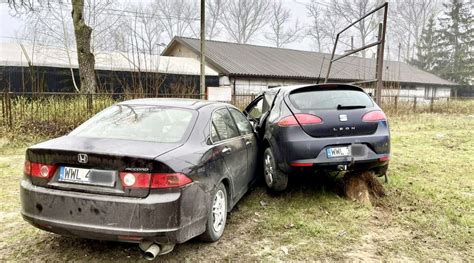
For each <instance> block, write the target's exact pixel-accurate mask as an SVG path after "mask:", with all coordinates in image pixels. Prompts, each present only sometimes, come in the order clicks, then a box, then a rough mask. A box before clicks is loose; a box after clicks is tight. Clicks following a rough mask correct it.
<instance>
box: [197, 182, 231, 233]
mask: <svg viewBox="0 0 474 263" xmlns="http://www.w3.org/2000/svg"><path fill="white" fill-rule="evenodd" d="M211 200H212V203H211V206H210V209H209V215H208V217H207V222H206V231H205V232H204V233H203V234H202V235H201V240H203V241H207V242H215V241H217V240H219V239H220V238H221V237H222V234H224V229H225V223H226V221H227V204H228V202H227V190H226V188H225V186H224V185H223V184H222V183H220V184H219V185H218V186H217V187H216V188H215V189H214V191H213V194H212V199H211Z"/></svg>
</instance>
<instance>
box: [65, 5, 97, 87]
mask: <svg viewBox="0 0 474 263" xmlns="http://www.w3.org/2000/svg"><path fill="white" fill-rule="evenodd" d="M71 15H72V21H73V25H74V35H75V36H76V47H77V62H78V64H79V77H80V79H81V91H82V92H85V93H94V92H95V91H96V90H97V79H96V76H95V70H94V68H95V56H94V54H93V53H92V51H91V38H92V28H91V27H90V26H88V25H87V24H86V22H85V20H84V0H72V11H71Z"/></svg>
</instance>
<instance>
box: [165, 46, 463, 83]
mask: <svg viewBox="0 0 474 263" xmlns="http://www.w3.org/2000/svg"><path fill="white" fill-rule="evenodd" d="M178 44H181V45H184V46H186V47H188V48H189V49H191V50H192V51H193V52H194V53H196V54H199V53H200V52H199V50H200V41H199V39H194V38H185V37H175V38H174V39H173V40H172V41H171V43H170V44H169V45H168V47H167V48H166V49H165V50H164V51H163V52H162V55H170V51H171V49H172V47H174V46H175V45H178ZM330 58H331V54H327V53H319V52H310V51H301V50H293V49H283V48H274V47H265V46H257V45H248V44H238V43H230V42H222V41H210V40H208V41H206V61H207V63H209V64H210V65H211V66H213V67H214V68H215V69H217V70H218V71H220V73H222V74H225V75H230V76H246V77H267V78H287V79H314V80H316V79H318V78H319V77H320V78H324V77H325V75H326V71H327V69H328V66H329V60H330ZM329 78H330V80H331V81H360V80H372V79H375V59H368V58H360V57H355V56H349V57H346V58H344V59H341V60H339V61H336V62H334V63H333V66H332V69H331V74H330V76H329ZM383 80H384V81H394V82H402V83H415V84H416V83H419V84H433V85H456V83H453V82H451V81H448V80H445V79H442V78H440V77H438V76H435V75H433V74H431V73H428V72H426V71H423V70H420V69H418V68H416V67H414V66H411V65H408V64H406V63H402V62H396V61H384V73H383Z"/></svg>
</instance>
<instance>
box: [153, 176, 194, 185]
mask: <svg viewBox="0 0 474 263" xmlns="http://www.w3.org/2000/svg"><path fill="white" fill-rule="evenodd" d="M192 181H193V180H191V179H190V178H189V177H187V176H186V175H184V174H182V173H159V174H153V177H152V181H151V188H154V189H159V188H177V187H181V186H185V185H187V184H189V183H192Z"/></svg>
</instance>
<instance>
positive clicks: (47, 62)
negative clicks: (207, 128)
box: [0, 43, 219, 76]
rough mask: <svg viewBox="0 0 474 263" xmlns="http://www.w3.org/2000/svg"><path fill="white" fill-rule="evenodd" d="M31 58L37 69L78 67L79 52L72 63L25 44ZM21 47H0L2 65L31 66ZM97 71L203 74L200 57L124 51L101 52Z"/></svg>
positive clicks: (54, 51) (55, 51) (56, 51)
mask: <svg viewBox="0 0 474 263" xmlns="http://www.w3.org/2000/svg"><path fill="white" fill-rule="evenodd" d="M23 46H24V48H25V50H26V53H27V56H28V58H29V59H30V60H31V61H32V64H33V65H34V66H43V67H59V68H69V67H70V64H71V67H72V68H77V65H78V64H77V53H76V52H75V51H70V55H69V57H70V58H71V63H70V64H69V60H68V56H67V53H66V51H65V50H64V49H60V48H56V47H50V46H39V45H36V46H35V47H34V48H33V46H32V45H23ZM27 56H25V52H23V50H22V48H21V46H20V45H19V44H15V43H1V44H0V66H20V67H27V66H28V60H27ZM95 69H97V70H112V71H141V72H159V73H165V74H181V75H199V74H200V62H199V60H198V59H196V58H181V57H166V56H158V55H152V56H150V55H145V54H139V55H137V53H135V54H134V55H132V54H127V53H121V52H100V53H98V54H96V56H95ZM206 75H207V76H218V75H219V74H218V72H217V71H215V70H214V69H212V68H210V67H206Z"/></svg>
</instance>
